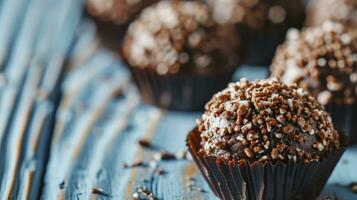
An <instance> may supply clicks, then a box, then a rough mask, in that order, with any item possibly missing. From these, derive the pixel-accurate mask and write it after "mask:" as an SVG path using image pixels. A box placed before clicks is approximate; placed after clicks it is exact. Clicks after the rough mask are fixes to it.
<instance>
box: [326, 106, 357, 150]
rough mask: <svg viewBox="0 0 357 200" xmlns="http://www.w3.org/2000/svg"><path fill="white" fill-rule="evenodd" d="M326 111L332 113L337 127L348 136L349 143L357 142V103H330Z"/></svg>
mask: <svg viewBox="0 0 357 200" xmlns="http://www.w3.org/2000/svg"><path fill="white" fill-rule="evenodd" d="M326 111H327V112H329V113H330V114H331V118H332V121H333V124H334V125H335V127H336V128H337V129H339V130H342V132H344V133H346V134H347V136H348V139H349V140H348V141H349V142H348V143H349V144H356V143H357V105H347V104H335V103H332V104H328V105H326Z"/></svg>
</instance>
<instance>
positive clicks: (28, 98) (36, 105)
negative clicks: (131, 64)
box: [0, 0, 81, 199]
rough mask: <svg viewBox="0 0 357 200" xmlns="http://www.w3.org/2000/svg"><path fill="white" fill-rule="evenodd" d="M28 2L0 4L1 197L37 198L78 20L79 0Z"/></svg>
mask: <svg viewBox="0 0 357 200" xmlns="http://www.w3.org/2000/svg"><path fill="white" fill-rule="evenodd" d="M27 3H28V1H25V2H22V1H5V2H3V4H2V6H1V9H3V11H4V12H1V14H0V15H1V16H2V15H3V14H6V15H7V16H6V17H1V19H0V25H1V26H0V29H1V30H2V31H1V34H0V46H2V47H3V48H2V49H6V52H5V53H4V52H2V51H0V59H1V64H2V65H1V66H2V67H1V69H2V72H3V76H4V79H5V81H6V82H5V84H4V86H3V87H2V88H1V90H0V112H1V113H2V115H1V117H0V147H1V151H0V154H1V161H2V162H1V163H0V175H1V176H0V181H1V185H0V199H9V198H18V199H23V198H29V199H37V198H38V197H39V193H40V190H41V187H42V176H43V174H44V170H45V164H46V160H47V152H46V151H45V150H44V149H47V148H48V141H49V139H50V136H51V133H52V122H53V120H52V117H53V114H54V112H55V107H56V105H55V104H56V101H57V97H58V83H59V80H60V78H61V75H62V74H63V71H64V70H63V69H64V59H65V56H66V54H67V52H68V48H69V47H70V45H71V43H72V41H73V38H74V37H73V36H74V33H75V30H76V29H77V24H78V23H79V20H80V19H81V4H80V2H79V1H76V2H73V1H70V0H66V1H55V0H52V1H47V0H34V1H32V2H31V4H28V6H27ZM44 15H54V16H56V17H51V18H47V17H45V18H44V17H43V16H44ZM66 21H71V23H67V22H66ZM54 25H55V26H54ZM3 29H4V30H3ZM15 30H16V32H15ZM17 30H18V31H17Z"/></svg>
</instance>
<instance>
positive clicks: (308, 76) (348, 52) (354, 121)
mask: <svg viewBox="0 0 357 200" xmlns="http://www.w3.org/2000/svg"><path fill="white" fill-rule="evenodd" d="M271 71H272V76H275V77H278V78H280V79H281V80H282V81H283V82H284V83H296V84H298V85H299V86H300V87H303V88H305V89H307V90H308V91H310V92H311V93H312V94H313V95H314V96H315V97H316V98H317V100H318V101H319V102H320V103H321V104H323V105H325V106H326V109H327V111H329V112H330V113H331V115H332V119H333V120H334V123H335V125H336V126H337V128H338V129H340V130H342V131H343V132H345V133H348V134H350V136H351V143H354V142H357V134H356V133H357V132H356V131H357V105H356V102H357V101H356V100H357V30H356V29H355V28H353V27H350V26H348V25H346V24H342V23H337V22H331V21H326V22H324V23H323V25H321V26H316V27H309V28H305V29H303V30H302V31H301V32H299V31H298V30H296V29H292V30H290V31H289V33H288V34H287V39H286V41H285V43H284V44H283V45H281V46H279V47H278V50H277V52H276V55H275V58H274V60H273V63H272V66H271Z"/></svg>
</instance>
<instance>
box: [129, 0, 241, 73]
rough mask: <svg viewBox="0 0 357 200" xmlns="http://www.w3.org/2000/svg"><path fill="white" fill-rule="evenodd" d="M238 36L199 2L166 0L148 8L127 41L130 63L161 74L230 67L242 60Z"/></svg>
mask: <svg viewBox="0 0 357 200" xmlns="http://www.w3.org/2000/svg"><path fill="white" fill-rule="evenodd" d="M238 47H239V45H238V40H237V37H236V36H235V34H234V33H233V32H232V31H231V29H230V28H229V27H226V26H221V25H219V24H218V23H216V22H215V21H214V20H213V19H212V17H211V15H210V12H209V9H208V7H206V6H205V5H204V4H201V3H198V2H185V1H182V2H180V1H163V2H160V3H158V4H156V5H154V6H151V7H149V8H147V9H145V10H144V11H143V12H142V13H141V15H140V17H139V18H138V19H136V20H135V21H134V22H133V23H132V24H131V25H130V27H129V30H128V31H127V34H126V38H125V41H124V45H123V53H124V57H125V58H126V60H127V62H128V64H129V65H130V66H132V67H136V68H140V69H151V70H154V71H155V72H156V73H158V74H160V75H165V74H175V73H191V72H194V73H207V72H215V71H226V70H230V69H232V68H234V67H236V65H237V62H238V56H237V53H238Z"/></svg>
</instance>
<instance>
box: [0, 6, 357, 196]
mask: <svg viewBox="0 0 357 200" xmlns="http://www.w3.org/2000/svg"><path fill="white" fill-rule="evenodd" d="M266 75H267V70H266V69H265V68H259V67H251V66H244V67H242V68H240V69H239V70H238V71H237V73H236V76H235V79H239V78H240V77H242V76H244V77H247V78H249V79H256V78H264V77H265V76H266ZM60 92H61V96H59V94H60ZM59 97H60V98H59ZM199 115H200V113H179V112H169V111H164V110H160V109H157V108H154V107H152V106H149V105H143V104H142V103H141V101H140V97H139V96H138V93H137V91H136V89H135V87H134V86H133V84H132V83H131V82H130V76H129V73H128V72H127V70H126V69H125V67H124V66H123V65H122V64H121V62H120V60H119V59H118V58H117V57H116V55H113V54H112V53H111V52H109V51H107V50H105V49H103V48H102V47H101V46H100V43H99V41H98V39H97V37H96V34H95V27H94V25H93V24H92V23H91V22H89V21H87V20H86V19H84V18H83V17H82V2H81V1H74V0H62V1H56V0H32V1H28V0H0V199H9V198H12V199H37V198H42V199H92V198H94V199H96V198H98V199H132V194H133V193H135V192H136V191H137V190H138V188H139V187H143V186H145V187H147V188H148V189H149V190H150V191H152V192H153V194H154V196H156V197H157V198H158V199H216V197H215V196H214V195H213V194H212V193H211V192H210V190H209V188H208V186H207V184H206V183H205V182H204V180H203V178H202V176H201V175H200V174H199V172H198V170H197V168H196V166H195V165H194V164H193V162H192V161H190V160H175V161H160V162H158V163H157V165H155V166H152V165H151V167H134V168H123V164H124V163H129V164H130V163H134V162H135V161H136V160H137V159H142V160H143V161H144V162H148V163H151V164H153V163H152V160H153V157H154V155H155V151H153V150H148V149H144V148H142V147H140V146H139V145H138V144H137V141H138V140H139V139H141V138H146V139H147V140H149V141H151V142H152V143H153V145H154V146H155V147H156V148H157V149H162V150H166V151H169V152H180V151H183V150H185V137H186V134H187V132H188V131H189V130H190V129H192V127H193V126H194V125H195V119H196V118H197V117H199ZM356 154H357V147H351V148H349V149H348V150H347V151H346V153H345V154H344V156H343V158H342V159H341V162H340V163H339V164H338V166H337V168H336V169H335V171H334V173H333V175H332V176H331V178H330V180H329V183H328V185H327V186H326V188H325V190H324V192H323V194H322V197H324V196H338V199H342V200H350V199H357V195H355V194H353V193H352V192H351V191H350V190H349V189H348V188H346V187H342V186H338V185H336V184H339V185H348V184H350V183H351V182H354V181H357V173H356V169H355V168H356V167H357V159H356ZM150 161H151V162H150ZM158 169H163V170H164V171H165V173H164V174H163V175H160V176H159V175H157V170H158ZM192 177H194V179H195V181H194V187H193V188H192V187H190V184H191V186H192V183H190V182H192V180H191V179H192ZM93 188H97V189H98V190H101V191H102V192H103V193H102V194H94V193H93ZM199 188H201V189H202V190H204V191H205V192H202V191H200V190H199Z"/></svg>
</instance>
